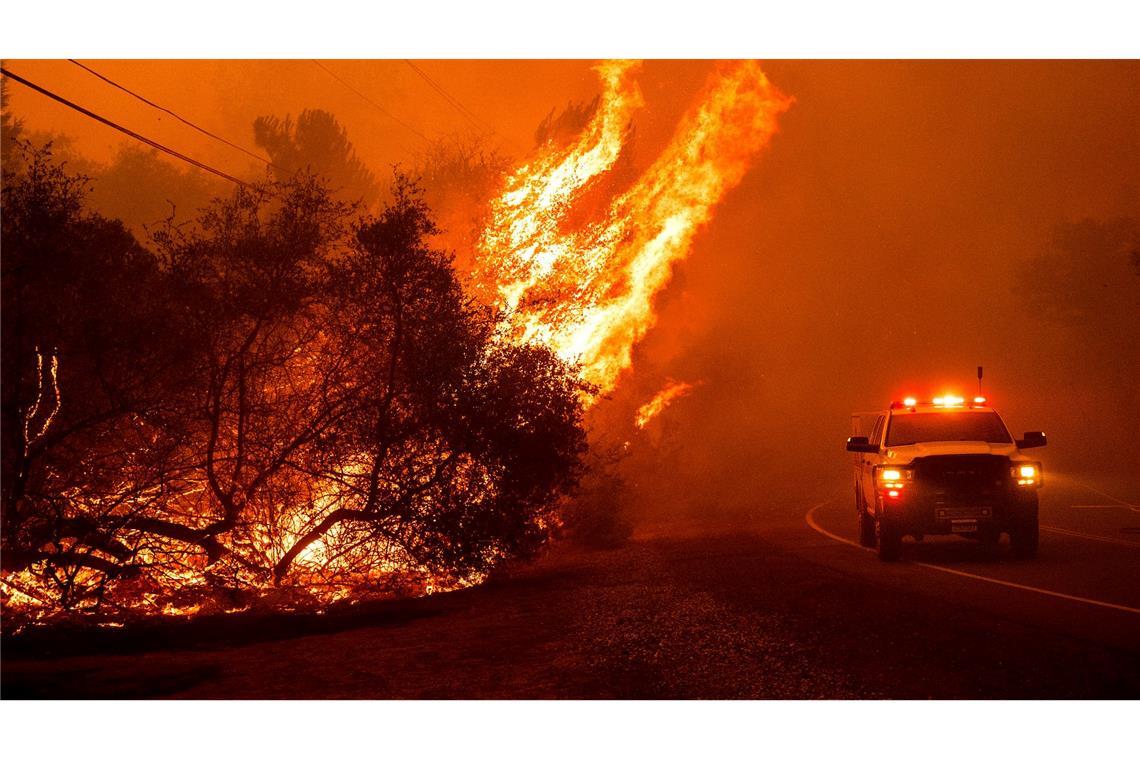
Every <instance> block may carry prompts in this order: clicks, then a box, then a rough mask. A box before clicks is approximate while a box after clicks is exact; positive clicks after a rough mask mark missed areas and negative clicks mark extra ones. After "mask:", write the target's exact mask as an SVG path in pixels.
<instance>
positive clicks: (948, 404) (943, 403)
mask: <svg viewBox="0 0 1140 760" xmlns="http://www.w3.org/2000/svg"><path fill="white" fill-rule="evenodd" d="M920 404H921V405H923V406H928V405H929V406H937V407H941V408H944V409H953V408H955V407H960V406H961V407H964V406H966V399H964V398H963V397H962V396H954V395H951V394H947V395H945V396H935V397H934V398H933V399H931V400H930V401H919V400H918V399H916V398H915V397H914V396H907V397H906V398H904V399H903V400H902V401H892V402H891V409H910V410H911V411H914V409H915V408H916V407H918V406H919V405H920ZM985 405H986V397H985V396H974V398H973V400H972V401H971V403H970V405H969V406H970V407H971V408H977V407H979V406H985Z"/></svg>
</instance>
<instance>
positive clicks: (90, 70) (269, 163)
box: [67, 58, 279, 169]
mask: <svg viewBox="0 0 1140 760" xmlns="http://www.w3.org/2000/svg"><path fill="white" fill-rule="evenodd" d="M67 60H69V61H71V62H72V63H74V64H75V65H76V66H78V67H79V68H81V69H83V70H84V71H86V72H88V73H89V74H92V75H94V76H96V77H98V78H99V79H102V80H103V81H104V82H106V83H107V84H109V85H111V86H112V87H117V88H118V89H120V90H122V91H123V92H125V93H127V94H128V95H131V96H132V97H135V98H137V99H138V100H141V101H142V102H143V103H146V104H147V105H148V106H150V107H151V108H157V109H158V110H159V111H162V112H163V113H168V114H170V115H171V116H173V117H174V118H176V119H178V120H179V121H180V122H182V123H183V124H185V125H186V126H188V127H190V128H192V129H196V130H198V131H199V132H201V133H202V134H204V135H207V136H209V137H212V138H214V139H215V140H217V141H218V142H221V143H225V144H226V145H228V146H230V147H231V148H235V149H237V150H240V151H241V152H242V153H244V154H246V155H247V156H250V157H251V158H256V159H257V160H258V161H260V162H261V163H263V164H265V165H266V166H269V167H270V168H273V169H278V168H279V167H277V166H274V165H273V162H272V161H269V160H268V159H266V158H264V157H263V156H259V155H257V154H256V153H254V152H253V151H250V150H246V149H245V148H243V147H241V146H240V145H237V144H235V143H232V142H230V141H229V140H227V139H226V138H224V137H221V136H220V135H216V134H214V133H213V132H211V131H210V130H208V129H205V128H204V127H199V126H198V125H197V124H195V123H194V122H192V121H190V120H189V119H185V118H183V117H181V116H179V115H178V114H176V113H174V111H171V110H170V109H169V108H165V107H163V106H160V105H159V104H158V103H155V102H154V101H151V100H147V99H146V98H144V97H143V96H142V95H139V94H138V93H137V92H135V91H134V90H131V89H130V88H128V87H124V86H123V85H121V84H119V83H118V82H116V81H114V80H113V79H111V78H109V77H106V76H104V75H102V74H100V73H99V72H98V71H96V70H95V69H93V68H91V67H90V66H86V65H84V64H82V63H80V62H79V61H77V60H75V59H74V58H68V59H67Z"/></svg>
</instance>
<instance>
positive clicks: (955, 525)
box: [950, 520, 978, 533]
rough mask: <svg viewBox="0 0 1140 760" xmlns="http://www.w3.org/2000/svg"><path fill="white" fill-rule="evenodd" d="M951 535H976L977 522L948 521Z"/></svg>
mask: <svg viewBox="0 0 1140 760" xmlns="http://www.w3.org/2000/svg"><path fill="white" fill-rule="evenodd" d="M950 532H951V533H977V532H978V521H977V520H951V521H950Z"/></svg>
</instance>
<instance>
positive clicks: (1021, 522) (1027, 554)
mask: <svg viewBox="0 0 1140 760" xmlns="http://www.w3.org/2000/svg"><path fill="white" fill-rule="evenodd" d="M1039 537H1040V530H1039V528H1038V522H1037V500H1036V499H1034V501H1033V504H1032V505H1030V506H1029V508H1028V509H1026V511H1025V513H1024V514H1023V515H1021V516H1019V517H1018V519H1017V521H1016V522H1014V524H1013V525H1011V526H1010V529H1009V548H1010V552H1011V553H1012V554H1013V556H1014V557H1017V558H1018V559H1033V558H1034V557H1036V556H1037V542H1038V538H1039Z"/></svg>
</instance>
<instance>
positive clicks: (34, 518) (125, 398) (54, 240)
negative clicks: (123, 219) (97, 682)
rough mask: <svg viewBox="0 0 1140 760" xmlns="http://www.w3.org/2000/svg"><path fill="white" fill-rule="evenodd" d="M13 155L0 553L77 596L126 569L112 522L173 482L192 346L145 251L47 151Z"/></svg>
mask: <svg viewBox="0 0 1140 760" xmlns="http://www.w3.org/2000/svg"><path fill="white" fill-rule="evenodd" d="M22 163H23V165H24V167H25V171H23V172H21V173H19V174H14V173H10V172H6V173H5V175H4V183H3V232H2V239H3V250H4V256H3V268H2V271H3V276H2V280H3V320H2V323H3V352H4V361H3V369H2V372H3V383H2V385H3V403H2V412H0V414H2V418H3V431H4V432H3V457H2V458H3V526H4V531H3V542H4V543H3V547H4V551H3V558H4V565H5V567H6V568H20V567H27V566H30V565H32V564H35V563H39V567H40V571H41V573H43V574H44V575H45V576H46V577H48V578H50V579H51V580H52V581H53V582H54V583H55V584H56V585H57V586H58V589H59V593H60V598H61V601H62V602H63V603H64V604H75V603H79V602H81V601H83V600H84V598H86V597H89V596H90V595H92V594H96V595H97V594H99V593H101V591H102V583H103V581H104V580H105V578H106V577H107V576H108V575H110V576H114V575H117V574H119V573H120V572H122V571H123V570H125V569H128V568H129V567H130V566H131V560H132V558H133V556H134V555H135V554H136V552H137V549H138V547H137V546H134V545H131V544H130V543H129V542H124V541H123V540H122V537H121V536H119V535H118V534H117V532H116V526H122V525H125V524H127V523H129V522H130V521H131V520H133V519H134V518H135V517H137V516H138V514H139V513H140V512H141V511H143V510H145V508H146V506H147V505H149V504H151V503H153V502H155V501H158V500H162V499H164V498H166V497H167V496H168V495H169V494H170V492H171V490H172V489H175V488H177V483H176V482H175V481H176V480H177V473H176V470H177V467H178V458H177V456H176V451H177V450H178V447H179V435H180V432H181V431H180V426H179V425H178V424H176V421H177V420H178V419H179V413H180V410H179V408H178V404H177V399H178V398H179V395H180V392H181V389H182V388H184V382H185V378H186V375H185V374H184V372H183V370H184V368H185V366H186V364H185V361H184V357H186V356H187V354H188V352H190V351H191V350H192V343H193V341H192V340H190V339H189V338H188V336H187V335H185V334H184V331H183V329H182V324H181V322H180V320H179V319H178V316H179V315H178V314H177V312H176V311H175V310H174V309H173V308H172V299H171V295H172V294H173V292H174V288H173V287H172V284H171V282H170V281H169V279H168V278H167V277H166V276H165V275H164V273H163V272H162V271H161V269H160V267H159V265H158V262H157V261H156V260H155V258H154V257H153V256H152V255H151V254H150V253H149V252H147V251H146V250H145V249H143V248H142V247H141V246H140V245H139V244H138V243H137V242H136V241H135V239H134V238H133V237H132V236H131V235H130V233H129V232H127V230H126V229H125V228H124V227H123V225H122V224H121V223H119V222H117V221H111V220H108V219H106V218H104V217H102V216H100V215H98V214H92V213H89V212H86V211H85V210H84V209H83V205H82V202H83V196H84V195H85V193H86V180H85V179H84V178H81V177H75V176H71V175H68V174H66V173H65V172H64V171H63V170H62V168H60V167H59V166H58V165H56V164H54V163H53V162H52V160H51V155H50V150H49V149H44V150H39V151H31V150H30V149H28V152H27V155H26V156H25V158H24V159H23V161H22ZM81 569H85V570H87V571H93V572H87V573H85V574H84V573H81V572H80V570H81Z"/></svg>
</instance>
